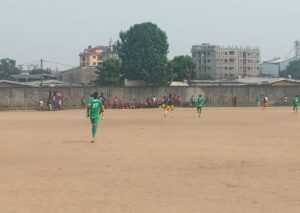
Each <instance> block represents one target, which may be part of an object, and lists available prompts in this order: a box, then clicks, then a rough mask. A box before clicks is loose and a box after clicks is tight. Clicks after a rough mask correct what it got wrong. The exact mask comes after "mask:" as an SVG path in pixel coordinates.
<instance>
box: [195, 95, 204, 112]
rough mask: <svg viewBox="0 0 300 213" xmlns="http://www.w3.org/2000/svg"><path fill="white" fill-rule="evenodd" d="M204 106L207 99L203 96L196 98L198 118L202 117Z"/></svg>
mask: <svg viewBox="0 0 300 213" xmlns="http://www.w3.org/2000/svg"><path fill="white" fill-rule="evenodd" d="M204 104H205V98H204V97H203V96H202V95H201V94H199V95H198V97H197V98H196V107H197V113H198V117H200V116H201V113H202V108H203V107H204Z"/></svg>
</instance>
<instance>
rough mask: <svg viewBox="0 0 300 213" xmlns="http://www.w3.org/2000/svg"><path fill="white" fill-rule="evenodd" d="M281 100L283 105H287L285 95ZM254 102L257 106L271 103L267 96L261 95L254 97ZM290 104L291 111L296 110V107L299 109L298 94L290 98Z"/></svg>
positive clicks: (299, 99)
mask: <svg viewBox="0 0 300 213" xmlns="http://www.w3.org/2000/svg"><path fill="white" fill-rule="evenodd" d="M282 102H283V105H285V106H288V105H289V100H288V97H286V96H285V97H283V98H282ZM256 103H257V106H262V107H263V108H266V107H268V106H270V105H271V104H270V100H269V97H268V96H262V97H260V96H257V97H256ZM291 104H292V107H293V111H294V112H298V109H299V106H300V98H299V96H298V95H296V96H295V97H294V98H293V99H292V101H291Z"/></svg>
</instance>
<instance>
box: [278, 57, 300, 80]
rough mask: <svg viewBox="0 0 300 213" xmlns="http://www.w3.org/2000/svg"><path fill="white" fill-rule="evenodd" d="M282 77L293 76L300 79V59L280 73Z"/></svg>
mask: <svg viewBox="0 0 300 213" xmlns="http://www.w3.org/2000/svg"><path fill="white" fill-rule="evenodd" d="M280 76H281V77H288V76H292V78H294V79H300V60H296V61H292V62H291V63H290V64H289V65H288V67H287V69H286V71H284V72H281V73H280Z"/></svg>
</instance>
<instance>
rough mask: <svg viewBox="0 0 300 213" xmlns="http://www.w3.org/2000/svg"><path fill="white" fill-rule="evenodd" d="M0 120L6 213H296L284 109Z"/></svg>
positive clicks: (292, 137) (293, 161) (292, 144)
mask: <svg viewBox="0 0 300 213" xmlns="http://www.w3.org/2000/svg"><path fill="white" fill-rule="evenodd" d="M162 117H163V114H162V111H161V110H127V111H121V110H112V111H107V112H106V113H105V120H104V121H103V122H102V123H101V128H100V132H99V134H98V136H99V137H98V141H97V143H95V144H90V143H89V138H90V126H89V122H88V120H87V119H86V118H85V112H84V111H83V110H82V111H80V110H74V111H63V112H56V113H55V112H0V168H1V171H0V208H1V212H5V213H13V212H17V213H35V212H43V213H85V212H86V213H99V212H101V213H106V212H107V213H129V212H132V213H135V212H138V213H154V212H155V213H167V212H170V213H171V212H172V213H173V212H178V213H196V212H205V213H219V212H222V213H223V212H224V213H227V212H228V213H235V212H236V213H241V212H243V213H254V212H255V213H256V212H264V213H270V212H272V213H277V212H278V213H283V212H284V213H289V212H290V213H295V212H299V211H300V137H299V136H300V131H299V130H300V113H299V115H296V114H294V113H292V112H291V109H290V108H272V109H271V108H270V109H267V110H265V111H263V110H261V109H260V108H236V109H233V108H209V109H205V110H204V114H203V117H202V118H201V119H198V118H197V115H196V113H195V110H191V109H176V110H175V112H173V113H172V114H171V116H170V117H169V118H167V119H166V120H163V119H162Z"/></svg>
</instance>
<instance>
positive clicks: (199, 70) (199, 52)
mask: <svg viewBox="0 0 300 213" xmlns="http://www.w3.org/2000/svg"><path fill="white" fill-rule="evenodd" d="M192 57H193V61H194V64H195V74H196V76H195V78H196V79H201V78H203V77H207V76H209V77H211V78H213V79H234V78H238V77H257V76H259V75H260V61H261V58H260V50H259V49H258V48H251V47H245V48H243V47H221V46H218V45H210V44H201V45H195V46H193V47H192Z"/></svg>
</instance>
